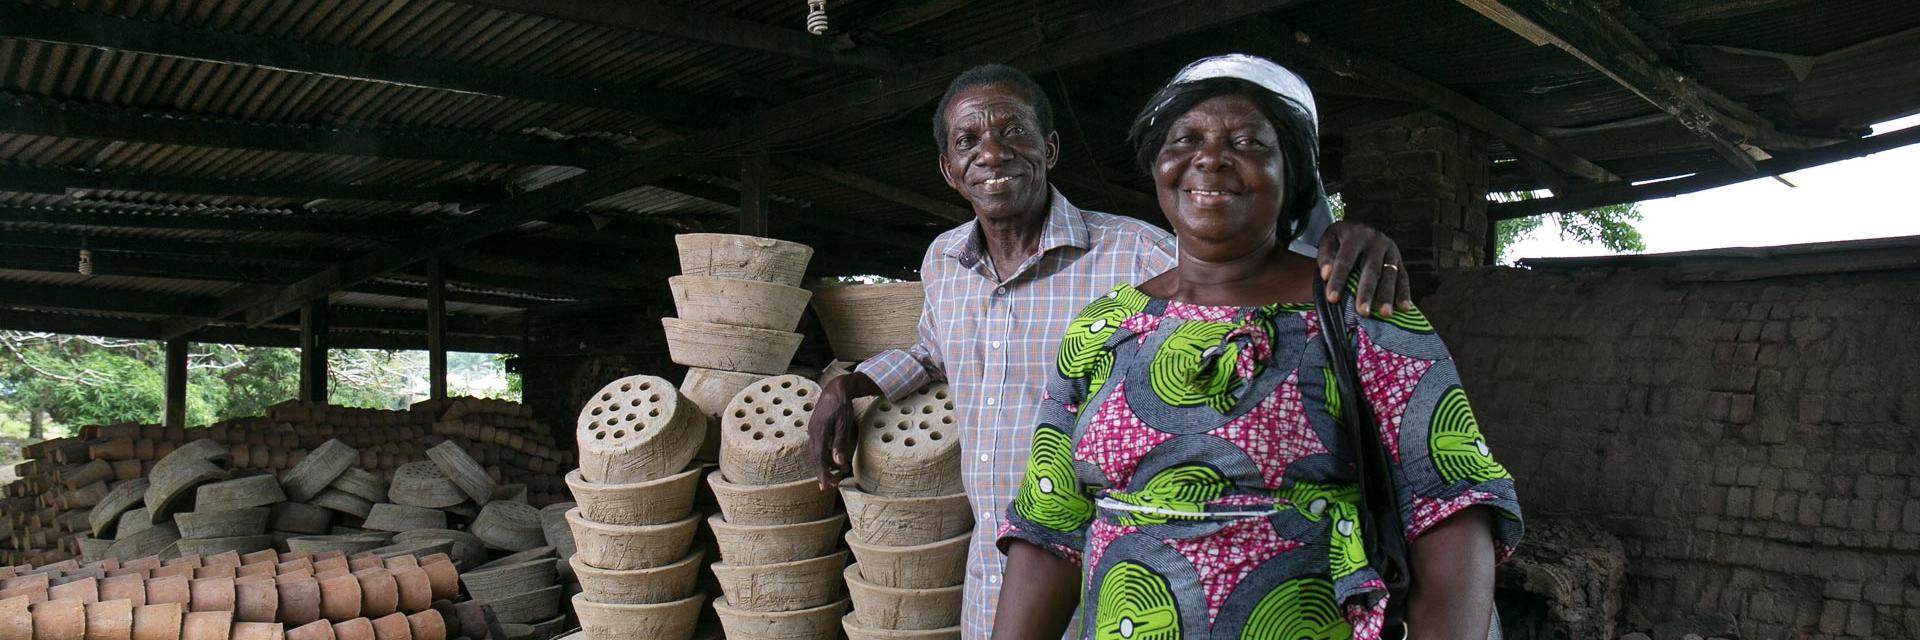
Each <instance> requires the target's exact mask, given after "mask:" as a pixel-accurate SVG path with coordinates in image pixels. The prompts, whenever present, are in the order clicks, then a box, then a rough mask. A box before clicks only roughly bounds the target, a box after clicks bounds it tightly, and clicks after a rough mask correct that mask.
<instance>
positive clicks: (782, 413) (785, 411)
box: [780, 409, 793, 416]
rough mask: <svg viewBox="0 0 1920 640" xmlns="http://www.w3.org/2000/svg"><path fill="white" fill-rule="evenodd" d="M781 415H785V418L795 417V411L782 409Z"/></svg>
mask: <svg viewBox="0 0 1920 640" xmlns="http://www.w3.org/2000/svg"><path fill="white" fill-rule="evenodd" d="M780 415H783V416H790V415H793V410H792V409H781V410H780Z"/></svg>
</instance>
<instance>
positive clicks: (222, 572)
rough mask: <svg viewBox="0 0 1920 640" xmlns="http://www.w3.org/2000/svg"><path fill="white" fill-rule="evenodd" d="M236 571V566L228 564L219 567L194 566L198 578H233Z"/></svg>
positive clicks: (194, 574) (194, 572) (195, 577)
mask: <svg viewBox="0 0 1920 640" xmlns="http://www.w3.org/2000/svg"><path fill="white" fill-rule="evenodd" d="M236 571H237V568H236V567H229V566H226V565H220V566H217V567H194V569H193V577H194V579H196V580H197V579H200V578H232V577H234V574H235V573H236Z"/></svg>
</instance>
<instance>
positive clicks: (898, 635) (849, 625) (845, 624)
mask: <svg viewBox="0 0 1920 640" xmlns="http://www.w3.org/2000/svg"><path fill="white" fill-rule="evenodd" d="M853 606H854V612H853V613H849V614H847V616H846V617H845V618H841V619H840V626H841V627H842V628H844V629H846V631H847V640H960V626H959V625H957V624H956V625H953V626H949V627H943V628H939V629H914V630H905V629H883V628H877V627H874V626H873V625H870V624H867V623H866V621H865V620H861V619H860V610H859V608H860V605H859V604H858V603H856V604H854V605H853Z"/></svg>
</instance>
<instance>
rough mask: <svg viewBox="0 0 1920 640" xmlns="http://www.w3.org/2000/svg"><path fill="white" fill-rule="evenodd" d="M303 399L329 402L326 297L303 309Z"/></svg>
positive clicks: (301, 317) (313, 401)
mask: <svg viewBox="0 0 1920 640" xmlns="http://www.w3.org/2000/svg"><path fill="white" fill-rule="evenodd" d="M300 401H301V402H312V403H315V404H326V402H327V299H326V298H320V299H318V300H313V301H310V302H308V303H307V304H306V305H305V306H302V307H301V308H300Z"/></svg>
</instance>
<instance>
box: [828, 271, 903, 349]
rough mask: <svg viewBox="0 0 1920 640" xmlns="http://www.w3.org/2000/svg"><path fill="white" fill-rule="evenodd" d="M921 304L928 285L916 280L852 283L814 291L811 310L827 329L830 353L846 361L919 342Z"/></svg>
mask: <svg viewBox="0 0 1920 640" xmlns="http://www.w3.org/2000/svg"><path fill="white" fill-rule="evenodd" d="M925 303H926V288H925V287H923V286H922V285H921V283H919V282H887V283H881V284H856V285H848V286H842V287H829V288H822V289H819V290H816V291H814V292H813V310H814V312H815V313H817V314H819V316H820V325H821V326H822V328H824V329H826V332H827V342H828V343H829V344H830V345H831V346H832V347H833V357H834V358H836V359H839V360H847V361H850V362H860V361H863V360H866V359H867V358H871V357H873V356H874V355H875V354H878V353H880V352H881V351H885V350H887V349H905V348H907V347H911V346H913V345H914V343H916V342H918V341H919V340H920V330H919V326H920V307H921V306H922V305H924V304H925Z"/></svg>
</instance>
